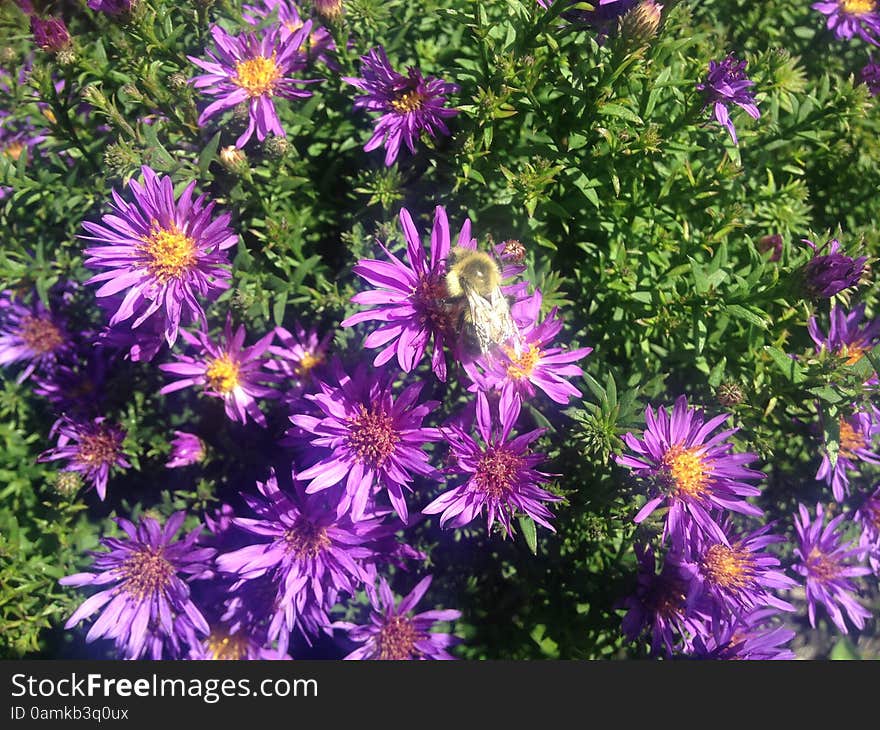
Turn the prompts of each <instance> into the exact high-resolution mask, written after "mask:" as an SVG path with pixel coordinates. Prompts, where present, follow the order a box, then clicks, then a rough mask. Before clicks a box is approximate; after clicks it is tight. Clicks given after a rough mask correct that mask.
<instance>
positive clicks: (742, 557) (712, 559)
mask: <svg viewBox="0 0 880 730" xmlns="http://www.w3.org/2000/svg"><path fill="white" fill-rule="evenodd" d="M773 527H774V525H773V524H772V523H771V524H767V525H764V526H763V527H761V528H759V529H758V530H755V531H754V532H751V533H743V534H737V533H736V532H734V531H733V530H732V528H731V526H730V525H729V524H725V525H723V526H722V529H723V530H724V533H725V535H727V538H728V542H726V543H724V542H719V541H718V540H716V539H714V538H712V537H709V536H706V535H704V534H702V533H700V532H699V531H694V534H692V535H691V536H690V540H689V544H688V551H689V555H688V557H687V559H684V560H682V561H681V562H680V564H679V567H680V570H681V572H682V575H683V576H685V577H686V578H687V580H688V597H687V601H688V605H694V604H696V603H697V602H698V601H700V602H701V603H703V604H705V605H708V606H710V607H711V611H712V614H713V616H714V617H715V618H716V619H717V620H723V619H724V618H725V617H727V616H730V615H735V616H738V615H740V614H743V613H747V612H749V611H753V610H755V609H760V608H765V607H771V608H774V609H776V610H779V611H794V606H792V605H791V604H790V603H788V602H787V601H783V600H782V599H780V598H778V597H777V596H776V595H774V591H779V590H789V589H791V588H794V587H795V585H796V584H795V582H794V581H793V580H792V579H791V578H789V577H788V576H787V575H785V573H784V572H782V571H781V570H779V567H780V566H779V559H778V558H777V557H776V556H775V555H773V554H772V553H770V552H768V551H767V550H766V548H767V547H768V546H770V545H773V544H776V543H780V542H785V537H783V536H782V535H772V534H768V533H769V532H770V530H771V529H773Z"/></svg>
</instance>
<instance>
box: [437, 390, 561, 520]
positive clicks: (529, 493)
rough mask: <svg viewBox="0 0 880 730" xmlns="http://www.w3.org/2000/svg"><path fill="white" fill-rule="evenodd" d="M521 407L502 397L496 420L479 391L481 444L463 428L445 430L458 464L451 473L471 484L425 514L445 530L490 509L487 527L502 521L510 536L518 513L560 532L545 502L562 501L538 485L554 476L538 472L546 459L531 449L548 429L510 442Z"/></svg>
mask: <svg viewBox="0 0 880 730" xmlns="http://www.w3.org/2000/svg"><path fill="white" fill-rule="evenodd" d="M520 407H521V406H520V401H519V399H518V398H505V397H504V394H502V395H501V398H500V400H499V402H498V420H497V421H495V420H494V419H493V418H492V412H491V409H490V408H489V399H488V398H487V396H486V394H485V393H483V392H479V393H477V408H476V417H477V418H476V420H477V431H478V432H479V435H480V438H481V440H482V443H480V442H478V441H477V440H476V439H474V438H473V437H471V436H470V435H469V434H468V433H467V431H465V430H464V429H463V428H461V427H460V426H458V425H449V426H447V427H444V428H443V429H441V432H442V433H443V435H444V436H445V438H446V441H447V442H448V443H449V447H450V449H451V453H452V456H453V457H454V458H455V460H456V465H455V466H454V467H452V468H451V469H450V470H449V472H450V473H452V474H463V475H465V476H466V481H465V482H464V483H463V484H461V485H459V486H458V487H455V488H454V489H450V490H449V491H448V492H444V493H443V494H441V495H440V496H439V497H437V499H435V500H434V501H433V502H431V504H429V505H428V506H427V507H425V508H424V509H423V510H422V512H423V513H424V514H428V515H433V514H439V515H440V526H441V527H443V526H444V525H445V524H446V523H447V522H451V524H452V526H453V527H463V526H464V525H467V524H468V523H470V522H471V521H473V520H474V519H475V518H476V517H478V516H479V515H481V514H482V513H483V510H486V511H487V529H491V528H492V524H493V523H494V521H495V519H496V518H497V519H498V521H499V522H500V523H501V525H502V527H503V528H504V533H505V537H506V536H509V535H512V534H513V528H512V527H511V518H512V517H513V516H514V514H515V513H517V512H519V513H523V514H525V515H528V516H529V517H530V518H532V519H533V520H534V521H535V522H537V523H538V524H540V525H543V526H544V527H546V528H547V529H549V530H550V531H552V532H555V529H554V528H553V526H552V525H551V524H550V520H551V519H553V514H552V513H551V512H550V510H548V509H547V507H546V506H545V504H544V503H545V502H560V501H561V498H560V497H557V496H556V495H554V494H551V493H550V492H548V491H547V490H545V489H543V488H541V486H539V485H541V484H546V483H547V481H548V479H547V477H549V476H550V475H549V474H545V473H543V472H540V471H537V469H536V468H535V467H536V466H538V465H539V464H540V463H542V462H543V461H544V460H545V459H546V457H545V455H544V454H532V453H530V451H529V446H530V445H531V444H532V443H533V442H534V441H535V440H537V439H538V438H539V437H540V436H541V434H543V433H544V431H545V430H546V429H543V428H539V429H535V430H534V431H529V432H528V433H524V434H522V435H520V436H516V437H515V438H511V432H512V431H513V427H514V425H515V424H516V422H517V419H518V418H519V414H520Z"/></svg>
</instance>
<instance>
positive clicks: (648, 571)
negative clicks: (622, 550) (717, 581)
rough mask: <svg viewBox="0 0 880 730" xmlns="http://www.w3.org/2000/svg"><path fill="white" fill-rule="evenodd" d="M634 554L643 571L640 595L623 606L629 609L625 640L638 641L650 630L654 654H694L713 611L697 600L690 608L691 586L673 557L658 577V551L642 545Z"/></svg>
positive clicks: (625, 625) (638, 545) (627, 610)
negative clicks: (692, 652)
mask: <svg viewBox="0 0 880 730" xmlns="http://www.w3.org/2000/svg"><path fill="white" fill-rule="evenodd" d="M634 550H635V554H636V558H637V559H638V563H639V569H638V576H637V586H636V591H635V593H634V594H633V595H632V596H628V597H627V598H626V599H624V601H623V604H622V607H623V608H625V609H626V615H625V616H624V617H623V623H622V624H621V629H622V630H623V634H624V636H626V638H627V639H628V640H629V641H636V640H637V639H638V638H639V637H640V636H641V635H642V633H643V632H645V631H648V630H650V634H651V649H652V651H653V652H654V653H656V654H659V653H661V652H665V653H666V655H667V656H672V655H673V654H674V653H675V652H676V650H679V651H690V649H691V646H692V642H693V638H694V637H696V636H699V635H701V634H702V633H703V632H704V631H705V626H706V623H707V622H708V621H709V620H710V619H711V616H710V612H709V609H710V607H709V606H708V605H698V601H697V600H696V597H694V599H693V600H691V601H690V605H688V600H687V594H688V584H687V581H686V580H685V578H684V577H683V575H682V572H681V570H680V569H679V562H678V561H677V560H676V559H675V558H674V557H673V556H671V555H667V557H666V559H665V560H664V561H663V567H662V569H661V571H660V572H659V573H657V565H656V560H655V558H654V550H653V549H652V548H651V547H650V546H643V545H640V544H636V545H635V546H634ZM703 603H704V604H705V598H704V599H703Z"/></svg>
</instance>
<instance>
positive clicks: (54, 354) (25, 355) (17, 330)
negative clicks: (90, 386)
mask: <svg viewBox="0 0 880 730" xmlns="http://www.w3.org/2000/svg"><path fill="white" fill-rule="evenodd" d="M72 350H73V341H72V340H71V338H70V335H69V334H68V333H67V330H66V328H65V326H64V324H63V323H62V321H61V319H60V318H59V317H58V316H57V315H56V314H54V313H53V312H52V311H51V310H50V309H49V308H48V307H46V306H45V305H44V304H43V302H42V301H40V299H39V297H37V296H36V295H34V297H33V302H32V304H31V305H30V306H25V305H24V304H23V303H22V302H21V301H20V300H17V299H16V297H15V296H14V295H13V294H12V292H9V291H4V292H0V366H7V365H11V364H13V363H16V362H24V363H26V364H25V367H24V369H23V370H22V371H21V373H19V375H18V378H17V379H16V382H18V383H22V382H24V381H25V380H26V379H27V378H28V377H30V375H31V374H32V373H33V372H34V370H36V369H37V368H40V369H41V370H46V369H47V368H49V369H52V368H54V367H55V366H56V365H57V364H58V362H59V358H64V357H65V356H68V355H70V353H71V352H72Z"/></svg>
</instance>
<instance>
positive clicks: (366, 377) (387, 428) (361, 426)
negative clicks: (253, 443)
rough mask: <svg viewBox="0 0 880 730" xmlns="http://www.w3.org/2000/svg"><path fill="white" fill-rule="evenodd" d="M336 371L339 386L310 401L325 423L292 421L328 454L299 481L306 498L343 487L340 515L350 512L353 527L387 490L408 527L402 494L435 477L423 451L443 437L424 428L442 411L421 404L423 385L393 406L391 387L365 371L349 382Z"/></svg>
mask: <svg viewBox="0 0 880 730" xmlns="http://www.w3.org/2000/svg"><path fill="white" fill-rule="evenodd" d="M333 370H334V373H333V374H334V380H335V381H336V383H338V385H334V384H328V383H320V390H321V392H320V393H316V394H314V395H306V396H305V398H306V399H307V400H309V401H312V402H314V403H315V404H316V405H317V406H318V407H319V408H320V409H321V412H322V416H323V417H321V418H316V417H314V416H308V415H305V414H300V415H294V416H291V417H290V420H291V421H292V422H293V423H294V424H295V425H296V426H299V427H300V428H302V429H303V431H305V432H306V433H309V434H313V436H312V438H311V444H312V446H313V447H320V448H321V449H324V450H325V452H324V455H322V456H321V458H320V459H319V461H318V462H317V463H316V464H315V465H313V466H312V467H310V468H308V469H306V470H305V471H302V472H300V473H299V478H300V479H303V480H309V485H308V487H307V489H306V492H308V493H309V494H313V493H315V492H320V491H322V490H324V489H328V488H329V487H333V486H335V485H337V484H341V483H344V489H343V492H342V495H341V497H340V499H339V503H338V507H337V514H338V515H339V516H342V515H344V514H346V513H347V512H349V511H350V512H351V516H352V519H353V520H355V521H357V520H360V519H361V518H362V516H363V515H364V512H365V511H366V509H367V505H368V502H369V501H370V499H371V498H372V497H373V496H374V494H375V493H376V491H378V490H381V489H386V490H387V491H388V497H389V499H390V500H391V504H392V506H393V507H394V509H395V511H396V512H397V514H398V515H399V516H400V518H401V520H403V522H404V524H405V523H406V522H407V521H408V520H409V511H408V509H407V505H406V499H405V498H404V493H403V490H404V489H407V490H409V491H412V487H411V486H410V483H411V482H412V479H413V477H412V475H413V474H421V475H422V476H428V477H432V478H434V477H436V475H437V472H436V471H435V469H434V468H433V467H432V466H431V465H430V464H429V463H428V455H427V454H426V453H425V451H424V450H423V449H422V446H424V444H426V443H428V442H429V441H436V440H437V439H438V438H439V437H440V436H439V433H438V432H437V430H436V429H433V428H425V427H423V426H422V421H423V420H424V419H425V417H426V416H427V415H428V414H429V413H431V412H432V411H434V410H435V409H436V408H437V406H439V405H440V403H439V401H425V402H424V403H420V404H418V403H417V402H418V399H419V394H420V393H421V392H422V383H413V384H412V385H409V386H407V387H406V388H405V389H404V390H403V392H402V393H400V395H398V396H397V398H396V400H395V398H394V395H393V393H392V388H391V384H392V379H391V378H390V377H389V376H388V375H386V374H384V373H382V372H381V371H379V372H376V371H373V370H369V369H368V368H367V367H366V366H365V365H363V364H360V365H358V366H357V368H356V369H355V371H354V374H353V375H352V376H349V375H347V374H346V373H345V372H343V370H342V367H341V365H339V363H338V362H337V363H334V369H333ZM326 450H329V452H330V453H326Z"/></svg>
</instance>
